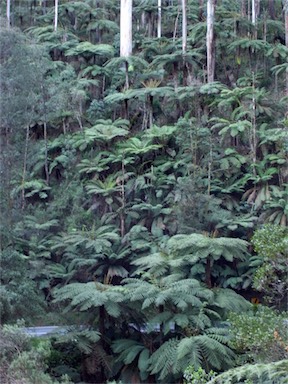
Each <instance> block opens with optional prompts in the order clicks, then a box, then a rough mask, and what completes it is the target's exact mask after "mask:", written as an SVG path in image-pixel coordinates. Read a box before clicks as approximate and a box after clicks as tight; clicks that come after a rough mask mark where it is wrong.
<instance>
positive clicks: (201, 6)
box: [198, 0, 204, 21]
mask: <svg viewBox="0 0 288 384" xmlns="http://www.w3.org/2000/svg"><path fill="white" fill-rule="evenodd" d="M203 13H204V0H199V14H198V20H199V21H203Z"/></svg>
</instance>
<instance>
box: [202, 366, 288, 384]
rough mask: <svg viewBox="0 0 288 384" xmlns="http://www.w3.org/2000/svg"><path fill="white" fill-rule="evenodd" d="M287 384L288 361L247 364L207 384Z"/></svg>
mask: <svg viewBox="0 0 288 384" xmlns="http://www.w3.org/2000/svg"><path fill="white" fill-rule="evenodd" d="M247 381H250V382H253V384H287V383H288V360H281V361H276V362H273V363H269V364H246V365H243V366H241V367H237V368H233V369H230V370H228V371H226V372H224V373H222V374H221V375H219V376H217V377H215V378H214V379H212V380H210V381H209V382H208V383H207V384H240V383H246V382H247Z"/></svg>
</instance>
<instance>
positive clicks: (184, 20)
mask: <svg viewBox="0 0 288 384" xmlns="http://www.w3.org/2000/svg"><path fill="white" fill-rule="evenodd" d="M181 2H182V53H183V55H185V53H186V51H187V12H186V11H187V9H186V7H187V0H181Z"/></svg>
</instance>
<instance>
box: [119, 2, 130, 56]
mask: <svg viewBox="0 0 288 384" xmlns="http://www.w3.org/2000/svg"><path fill="white" fill-rule="evenodd" d="M131 54H132V0H121V4H120V56H121V57H129V56H131Z"/></svg>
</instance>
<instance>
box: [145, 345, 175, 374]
mask: <svg viewBox="0 0 288 384" xmlns="http://www.w3.org/2000/svg"><path fill="white" fill-rule="evenodd" d="M178 344H179V340H178V339H170V340H168V341H166V342H165V343H164V344H162V345H161V347H160V348H158V349H157V351H156V352H154V353H153V354H152V355H151V357H150V359H149V367H150V370H151V373H152V374H157V373H158V374H159V379H160V380H165V379H167V377H169V375H171V374H173V373H174V372H175V364H176V358H177V347H178Z"/></svg>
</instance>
